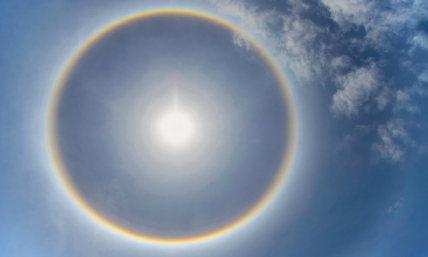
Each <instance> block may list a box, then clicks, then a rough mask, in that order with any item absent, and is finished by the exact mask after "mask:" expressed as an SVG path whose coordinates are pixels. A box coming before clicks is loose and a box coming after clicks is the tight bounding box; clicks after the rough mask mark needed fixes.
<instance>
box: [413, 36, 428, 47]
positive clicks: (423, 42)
mask: <svg viewBox="0 0 428 257" xmlns="http://www.w3.org/2000/svg"><path fill="white" fill-rule="evenodd" d="M411 43H413V44H414V45H415V46H419V47H420V48H422V49H425V50H428V37H427V35H425V33H423V32H419V33H418V34H416V35H414V36H413V38H412V40H411Z"/></svg>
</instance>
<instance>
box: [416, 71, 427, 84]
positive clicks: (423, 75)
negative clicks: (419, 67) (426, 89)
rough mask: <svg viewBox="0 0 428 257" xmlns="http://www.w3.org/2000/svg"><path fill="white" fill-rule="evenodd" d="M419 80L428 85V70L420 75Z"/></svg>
mask: <svg viewBox="0 0 428 257" xmlns="http://www.w3.org/2000/svg"><path fill="white" fill-rule="evenodd" d="M418 80H419V81H422V82H425V83H428V70H426V71H423V72H422V73H421V74H420V75H419V77H418Z"/></svg>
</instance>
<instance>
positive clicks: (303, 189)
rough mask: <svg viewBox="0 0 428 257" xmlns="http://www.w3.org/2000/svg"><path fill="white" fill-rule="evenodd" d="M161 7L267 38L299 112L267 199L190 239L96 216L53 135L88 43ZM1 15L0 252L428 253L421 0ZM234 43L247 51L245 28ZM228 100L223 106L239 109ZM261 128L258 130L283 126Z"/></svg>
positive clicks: (114, 7) (6, 11)
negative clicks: (72, 191)
mask: <svg viewBox="0 0 428 257" xmlns="http://www.w3.org/2000/svg"><path fill="white" fill-rule="evenodd" d="M164 8H180V9H189V10H197V11H203V12H205V13H208V14H210V15H213V16H215V17H219V18H221V19H224V20H226V21H228V22H230V23H232V24H234V25H235V26H237V27H238V28H239V29H240V30H242V31H244V32H245V33H247V34H248V35H249V36H250V37H252V38H253V39H255V40H256V41H257V42H259V43H260V44H261V45H262V46H263V47H264V49H265V50H266V51H267V52H268V53H269V54H270V55H271V56H272V58H273V59H274V60H275V62H276V63H277V65H278V66H279V67H280V69H281V70H282V71H283V73H284V74H285V76H286V78H287V81H288V82H289V86H290V89H291V91H292V92H293V97H294V101H295V105H296V110H297V119H298V124H299V125H298V129H299V137H298V143H297V151H296V155H295V161H294V164H293V168H292V170H291V172H290V174H289V175H288V177H287V179H286V181H285V183H284V185H283V186H282V188H281V190H280V192H279V193H278V194H277V195H276V196H275V198H274V199H273V201H272V202H271V204H270V205H269V206H268V207H267V208H266V209H264V210H263V212H262V213H260V214H259V215H258V216H257V217H255V218H254V219H253V220H251V222H249V223H247V224H245V225H244V226H242V227H240V228H238V229H236V230H234V231H232V232H230V233H228V234H227V235H224V236H221V237H219V238H216V239H214V240H211V241H207V242H201V243H197V244H189V245H185V246H161V245H152V244H148V243H144V242H136V241H133V240H129V239H127V238H125V237H122V236H120V235H117V234H115V233H113V232H111V231H109V230H108V229H106V228H103V227H102V226H100V225H99V224H96V223H95V222H94V221H93V220H92V219H91V218H90V217H88V216H87V215H85V213H83V212H82V211H81V210H80V209H78V208H77V206H76V205H75V204H74V203H73V201H72V200H71V199H70V198H69V197H68V196H67V194H66V193H65V192H64V190H63V189H62V188H61V186H60V184H59V183H58V181H57V180H56V178H55V176H54V175H53V171H52V166H51V163H50V160H49V158H48V153H47V146H46V138H45V134H44V133H45V128H46V127H45V126H46V124H45V118H46V110H47V105H48V100H49V96H50V93H51V90H52V88H53V84H54V82H55V80H56V78H57V76H58V74H59V72H60V71H61V68H62V67H63V65H64V63H65V62H66V60H67V59H68V58H69V57H70V56H71V55H72V53H73V52H74V51H75V50H76V49H77V48H78V47H79V45H81V44H82V43H83V42H85V41H86V40H87V39H88V38H89V37H90V36H91V35H93V34H94V33H95V32H97V31H98V30H100V29H101V28H103V27H105V26H106V25H107V24H109V23H111V22H113V21H116V20H118V19H121V18H124V17H126V16H128V15H130V14H134V13H138V12H142V11H146V10H153V9H164ZM0 17H1V18H0V45H1V50H0V81H1V83H0V85H1V86H0V142H1V144H0V172H1V179H0V219H1V220H2V223H1V226H0V255H1V256H142V255H143V256H345V257H346V256H427V255H428V248H427V246H426V244H425V242H426V241H427V240H428V232H427V231H428V222H427V221H426V218H425V217H426V216H427V215H428V207H427V206H428V205H427V200H426V199H427V196H428V189H427V187H426V185H427V183H428V174H427V168H426V167H427V166H428V163H427V158H426V156H427V150H428V149H427V143H428V137H427V133H428V131H427V130H428V123H427V101H426V100H427V96H428V88H427V86H428V65H427V62H426V59H427V57H428V34H427V33H428V4H427V3H426V2H424V1H417V0H414V1H410V0H408V1H407V0H402V1H399V0H390V1H370V0H350V1H337V0H336V1H335V0H320V1H310V0H308V1H297V0H289V1H279V0H278V1H273V0H272V1H240V0H237V1H232V0H224V1H223V0H210V1H55V2H43V1H38V2H33V1H3V2H0ZM211 35H212V34H211ZM212 42H213V44H214V43H215V42H214V41H212ZM225 45H228V46H229V47H235V48H236V49H239V48H241V49H242V51H241V53H242V52H245V51H246V50H247V48H246V47H247V46H246V44H245V42H243V41H240V40H236V38H235V40H233V38H231V39H230V41H229V42H227V44H226V43H225ZM201 51H202V50H201ZM106 58H107V57H106ZM230 62H232V60H231V61H230ZM201 65H203V64H201ZM162 67H163V68H164V69H167V68H166V67H165V65H163V66H162ZM210 68H211V69H213V67H210ZM213 72H214V71H213ZM218 72H219V71H218ZM98 74H102V73H98ZM247 76H248V78H251V76H256V75H254V74H247ZM197 79H200V77H199V78H197ZM197 79H195V81H196V80H197ZM251 81H253V80H251ZM225 83H226V82H225ZM254 84H257V83H256V80H254ZM206 86H207V85H206ZM207 88H208V86H207ZM207 88H205V89H204V87H201V88H199V89H198V90H200V91H204V90H208V89H207ZM227 88H229V89H230V88H231V87H227ZM255 90H256V89H255ZM200 91H198V92H200ZM218 92H219V91H218ZM221 92H224V91H221ZM252 92H253V93H254V94H257V92H256V91H252ZM219 94H220V93H219ZM230 94H231V95H233V94H232V93H230ZM270 94H272V96H274V95H275V90H274V89H272V90H271V91H270ZM238 96H239V94H238V93H236V94H235V95H233V97H231V99H233V100H237V99H238V100H237V101H239V97H238ZM218 99H224V97H221V94H220V95H219V98H218ZM218 99H216V98H213V99H211V100H212V103H219V102H221V101H222V100H218ZM260 101H261V102H262V101H264V103H267V102H269V101H267V100H260ZM269 103H271V102H269ZM271 104H272V105H274V103H271ZM220 105H221V106H222V107H224V110H221V111H218V113H220V114H221V115H220V116H221V117H229V115H230V113H228V114H227V115H225V114H224V113H227V110H230V109H228V108H229V107H228V106H232V105H228V103H222V104H220ZM235 107H236V106H235ZM272 108H273V107H272ZM271 113H274V112H271ZM238 114H239V115H242V117H247V115H248V114H245V112H242V113H238ZM238 114H237V115H238ZM239 115H238V116H239ZM272 115H273V114H272ZM269 118H271V119H275V116H274V115H273V116H269ZM255 123H257V122H255ZM227 124H229V123H227ZM266 124H268V125H266V130H262V129H261V130H260V131H262V132H263V133H264V134H263V133H262V134H263V135H265V137H268V136H272V137H274V136H275V134H272V133H270V131H268V128H272V127H275V126H274V125H273V124H274V122H273V121H271V122H270V123H269V122H266ZM269 124H270V125H269ZM241 135H242V134H241ZM69 140H71V141H73V140H72V139H71V138H69ZM127 140H128V139H127ZM85 142H88V141H85ZM229 143H230V142H229ZM95 146H97V145H95ZM98 147H100V145H98ZM225 149H229V150H230V146H227V145H226V146H225ZM278 151H280V150H277V151H276V153H278ZM226 153H228V152H227V151H226V152H225V154H226ZM236 154H237V156H245V154H249V153H248V152H246V151H245V150H242V149H240V150H239V152H236ZM263 154H266V152H265V151H263V153H260V154H259V155H258V156H259V157H260V156H263ZM246 158H249V157H246ZM272 158H273V157H272ZM238 159H239V158H238ZM244 159H245V158H244ZM262 159H263V158H262ZM234 160H236V158H235V157H234ZM237 163H238V164H239V162H238V161H237ZM238 164H236V165H237V166H239V165H238ZM259 164H260V165H266V164H264V163H262V162H260V163H259ZM212 167H213V166H212ZM236 170H239V169H236ZM251 178H253V179H251ZM243 180H244V182H245V183H248V185H251V183H255V182H257V180H254V177H253V176H248V177H245V179H243ZM101 186H102V185H101ZM252 188H254V187H252ZM232 189H233V188H230V189H229V190H231V191H230V193H231V194H232V195H235V196H236V197H244V196H245V197H248V195H247V194H246V193H245V190H235V192H233V190H232ZM243 191H244V193H243ZM248 192H250V191H248ZM228 200H230V199H228ZM232 200H233V199H232ZM232 200H230V201H232ZM225 206H226V205H225ZM219 208H220V207H219ZM238 209H239V208H238ZM235 210H236V206H235Z"/></svg>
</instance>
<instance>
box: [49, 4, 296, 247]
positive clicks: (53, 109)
mask: <svg viewBox="0 0 428 257" xmlns="http://www.w3.org/2000/svg"><path fill="white" fill-rule="evenodd" d="M170 14H176V15H177V14H178V15H188V16H193V17H199V18H202V19H206V20H209V21H212V22H214V23H217V24H220V25H222V26H224V27H226V28H228V29H230V30H232V31H234V32H237V33H239V34H240V35H241V36H242V37H244V38H245V39H246V40H248V42H250V43H251V45H252V47H254V48H255V49H256V50H257V51H258V52H259V53H260V54H261V55H262V56H263V57H264V58H265V60H266V61H267V63H268V64H269V66H270V68H271V70H272V71H273V72H274V74H275V76H276V78H277V80H278V82H279V83H280V85H281V92H282V95H283V99H284V104H285V109H286V112H287V117H288V120H289V121H288V122H287V126H288V127H287V140H288V143H287V145H286V148H285V150H284V156H283V158H282V162H281V165H280V168H279V170H278V172H277V173H278V174H277V175H276V177H275V179H274V182H273V183H272V185H271V186H270V187H269V189H268V190H267V191H266V193H265V194H264V195H263V196H262V197H261V199H260V200H259V201H258V202H257V203H256V204H255V205H254V206H253V207H252V209H251V210H250V211H249V212H247V213H246V214H245V215H244V216H242V217H240V218H239V219H237V220H235V221H233V222H232V223H230V224H229V225H227V226H225V227H223V228H220V229H218V230H215V231H213V232H210V233H207V234H203V235H200V236H194V237H186V238H160V237H150V236H148V235H142V234H138V233H135V232H131V231H128V230H126V229H123V228H121V227H120V226H118V225H116V224H114V223H111V222H110V221H108V220H107V219H106V218H104V217H103V216H101V215H100V214H99V213H97V212H96V211H95V210H93V209H92V208H91V207H90V206H89V205H88V204H87V203H86V202H85V201H84V199H83V198H82V197H81V196H80V195H79V193H78V192H77V190H76V189H75V188H74V186H73V185H72V182H71V181H70V179H69V178H68V176H67V172H66V168H65V166H64V165H63V162H62V159H61V154H60V150H59V146H58V138H57V137H58V134H57V130H56V125H57V116H58V106H59V102H60V98H61V95H62V92H63V90H64V88H65V83H64V82H65V80H66V78H67V77H68V75H69V73H70V71H71V70H72V69H73V68H74V66H75V64H76V62H77V61H78V60H79V59H80V58H81V57H82V56H83V54H84V53H85V52H86V50H87V49H88V48H89V47H90V46H91V45H92V44H94V43H95V42H97V41H98V40H99V39H100V38H102V36H103V35H105V34H106V33H108V32H109V31H110V30H112V29H115V28H118V27H120V26H121V25H124V24H126V23H128V22H131V21H133V20H137V19H142V18H146V17H150V16H154V15H170ZM46 125H47V129H46V138H47V145H48V152H49V157H50V158H51V161H52V164H53V168H54V171H55V175H56V176H57V178H58V179H59V181H60V183H61V185H62V186H63V187H64V189H65V191H66V192H67V194H68V195H69V196H70V197H71V198H72V199H73V200H74V202H75V203H76V204H77V205H78V206H79V207H80V208H81V209H82V210H84V211H85V212H86V214H88V215H89V216H90V217H91V218H93V219H94V220H95V221H97V222H98V223H100V224H102V225H104V226H105V227H107V228H109V229H111V230H113V231H115V232H117V233H119V234H122V235H124V236H126V237H129V238H133V239H137V240H142V241H146V242H151V243H158V244H182V243H193V242H198V241H202V240H206V239H210V238H214V237H216V236H219V235H221V234H224V233H226V232H228V231H231V230H233V229H235V228H237V227H239V226H240V225H242V224H244V223H245V222H247V221H249V220H250V219H251V218H252V217H254V216H255V215H256V214H257V213H259V212H260V211H261V210H262V209H264V208H265V207H266V206H267V204H268V203H269V202H270V201H271V200H272V198H273V196H274V195H275V194H276V193H277V192H278V190H279V188H280V187H281V185H282V183H283V182H284V180H285V177H286V175H287V174H288V171H289V169H290V167H291V164H292V160H293V157H294V152H295V148H296V141H297V140H296V138H297V120H296V115H295V109H294V101H293V98H292V94H291V92H290V90H289V88H288V85H287V82H286V80H285V77H284V75H283V74H282V72H281V71H280V70H279V69H278V67H276V65H275V63H274V61H273V60H272V58H271V57H270V56H269V55H268V53H267V52H266V51H265V50H264V49H263V48H262V47H261V46H260V45H259V44H258V43H257V42H255V41H254V40H252V39H250V38H249V37H248V36H247V35H246V34H244V33H243V32H241V31H239V30H238V28H236V27H235V26H233V25H232V24H229V23H227V22H225V21H223V20H221V19H219V18H215V17H212V16H210V15H207V14H204V13H200V12H195V11H187V10H156V11H149V12H143V13H139V14H136V15H132V16H128V17H126V18H124V19H121V20H119V21H116V22H114V23H112V24H110V25H108V26H107V27H105V28H103V29H102V30H100V31H99V32H97V33H96V34H95V35H94V36H92V37H91V38H90V39H89V40H87V41H86V42H85V43H84V44H83V45H82V46H80V48H79V49H78V50H77V51H76V52H75V53H74V54H73V55H72V56H71V57H70V59H69V60H68V61H67V62H66V64H65V66H64V68H63V69H62V70H61V72H60V73H59V76H58V78H57V80H56V82H55V84H54V88H53V91H52V93H51V96H50V102H49V105H48V109H47V120H46Z"/></svg>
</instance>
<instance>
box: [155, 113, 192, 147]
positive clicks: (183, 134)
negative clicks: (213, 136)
mask: <svg viewBox="0 0 428 257" xmlns="http://www.w3.org/2000/svg"><path fill="white" fill-rule="evenodd" d="M158 129H159V132H160V134H161V136H162V138H163V139H164V140H165V141H166V142H168V143H170V144H172V145H175V146H178V145H182V144H183V143H185V142H187V141H188V140H189V139H190V137H191V135H192V133H193V124H192V122H191V120H190V118H189V117H188V116H187V115H186V114H185V113H183V112H180V111H178V110H174V111H172V112H170V113H167V114H166V115H165V116H164V117H162V118H161V119H160V120H159V123H158Z"/></svg>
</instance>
